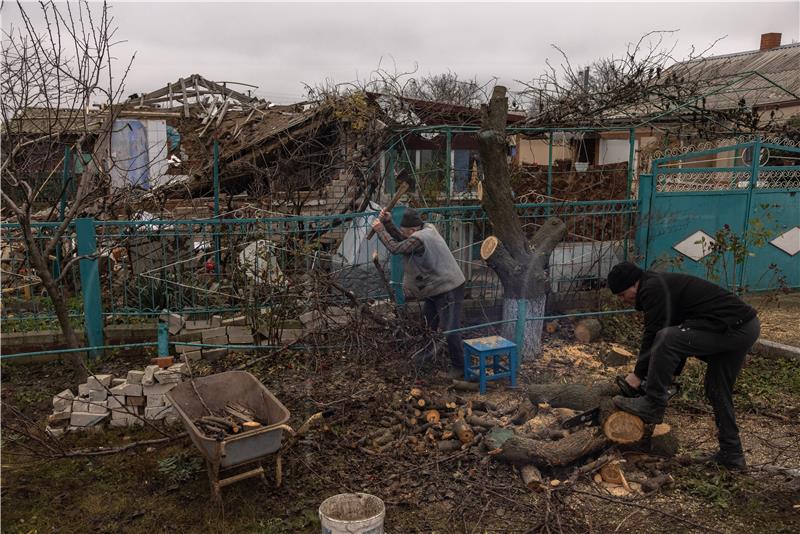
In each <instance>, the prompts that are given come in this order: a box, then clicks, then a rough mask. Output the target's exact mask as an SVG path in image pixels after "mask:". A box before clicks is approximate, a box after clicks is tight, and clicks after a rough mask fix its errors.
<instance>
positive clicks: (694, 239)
mask: <svg viewBox="0 0 800 534" xmlns="http://www.w3.org/2000/svg"><path fill="white" fill-rule="evenodd" d="M714 243H715V241H714V238H713V237H711V236H710V235H708V234H707V233H705V232H703V231H702V230H698V231H696V232H695V233H693V234H692V235H690V236H689V237H687V238H686V239H684V240H683V241H680V242H679V243H676V244H675V245H673V247H672V248H674V249H675V250H677V251H678V252H680V253H681V254H683V255H684V256H688V257H689V258H691V259H692V260H694V261H700V260H701V259H703V258H705V257H706V256H708V255H709V254H710V253H711V249H712V248H713V246H714ZM776 246H777V245H776Z"/></svg>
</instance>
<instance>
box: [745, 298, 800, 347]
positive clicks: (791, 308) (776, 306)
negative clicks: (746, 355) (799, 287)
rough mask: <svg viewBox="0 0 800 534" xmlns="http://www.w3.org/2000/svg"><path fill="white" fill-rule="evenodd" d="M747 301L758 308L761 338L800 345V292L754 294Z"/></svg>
mask: <svg viewBox="0 0 800 534" xmlns="http://www.w3.org/2000/svg"><path fill="white" fill-rule="evenodd" d="M747 301H748V302H749V303H750V304H751V305H752V306H754V307H755V308H756V309H757V310H758V317H759V319H760V320H761V337H762V338H764V339H768V340H770V341H777V342H778V343H785V344H787V345H794V346H795V347H800V292H796V291H795V292H792V293H779V294H770V295H754V296H750V297H748V298H747Z"/></svg>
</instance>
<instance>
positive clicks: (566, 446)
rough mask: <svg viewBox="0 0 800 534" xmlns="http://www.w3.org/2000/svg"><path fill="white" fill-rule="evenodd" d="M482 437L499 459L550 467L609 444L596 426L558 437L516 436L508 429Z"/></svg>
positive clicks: (563, 463) (578, 457)
mask: <svg viewBox="0 0 800 534" xmlns="http://www.w3.org/2000/svg"><path fill="white" fill-rule="evenodd" d="M495 430H498V429H495ZM499 430H503V429H499ZM509 434H510V435H509ZM485 441H486V445H487V447H488V448H489V450H497V449H499V452H497V453H496V457H497V458H498V459H499V460H503V461H506V462H509V463H513V464H517V465H525V464H534V465H545V466H552V467H556V466H564V465H569V464H571V463H572V462H574V461H576V460H578V459H580V458H583V457H584V456H588V455H590V454H593V453H595V452H597V451H599V450H600V449H602V448H603V447H605V446H606V445H608V440H607V439H606V437H605V436H604V435H602V434H601V433H600V432H598V431H597V429H595V428H583V429H581V430H578V431H577V432H575V433H573V434H569V435H567V436H565V437H564V438H563V439H560V440H558V441H542V440H537V439H529V438H525V437H522V436H516V435H513V433H511V432H508V434H506V433H498V432H496V431H492V433H491V434H488V435H487V436H486V438H485Z"/></svg>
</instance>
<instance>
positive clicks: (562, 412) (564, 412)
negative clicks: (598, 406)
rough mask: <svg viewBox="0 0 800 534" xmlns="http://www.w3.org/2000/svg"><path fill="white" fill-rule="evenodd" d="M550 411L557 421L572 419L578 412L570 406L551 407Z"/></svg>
mask: <svg viewBox="0 0 800 534" xmlns="http://www.w3.org/2000/svg"><path fill="white" fill-rule="evenodd" d="M552 413H553V415H555V416H556V419H558V422H559V423H563V422H564V421H566V420H567V419H572V418H573V417H575V416H576V415H578V413H580V412H578V411H577V410H573V409H571V408H553V410H552Z"/></svg>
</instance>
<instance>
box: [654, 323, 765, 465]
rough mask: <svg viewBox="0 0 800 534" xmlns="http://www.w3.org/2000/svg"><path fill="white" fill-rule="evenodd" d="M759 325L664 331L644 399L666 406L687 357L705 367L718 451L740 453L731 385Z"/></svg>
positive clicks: (657, 344)
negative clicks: (716, 432)
mask: <svg viewBox="0 0 800 534" xmlns="http://www.w3.org/2000/svg"><path fill="white" fill-rule="evenodd" d="M760 331H761V324H760V323H759V321H758V318H754V319H752V320H750V321H749V322H747V323H745V324H743V325H742V326H740V327H739V328H736V329H734V330H728V331H727V332H722V333H717V332H707V331H703V330H694V329H692V328H686V327H682V326H670V327H668V328H663V329H661V330H659V331H658V333H657V334H656V339H655V342H654V343H653V347H652V348H651V353H650V365H649V367H648V370H647V384H646V387H645V392H646V393H647V396H648V397H649V398H650V399H651V400H652V401H653V402H655V403H657V404H658V405H660V406H666V404H667V399H668V394H667V388H668V387H669V385H670V384H671V383H672V377H673V375H674V374H675V372H676V371H678V370H679V369H680V368H682V367H683V363H684V362H685V361H686V358H688V357H689V356H695V357H697V358H699V359H701V360H703V361H704V362H706V363H707V364H708V367H707V369H706V377H705V390H706V397H707V398H708V400H709V402H710V403H711V406H712V407H713V408H714V421H715V423H716V425H717V431H718V433H719V447H720V450H721V451H724V452H730V453H741V452H742V444H741V442H740V441H739V428H738V427H737V426H736V413H735V411H734V408H733V384H734V383H735V382H736V377H737V376H738V375H739V371H740V370H741V369H742V365H743V364H744V359H745V356H747V352H748V351H749V350H750V347H752V346H753V343H755V342H756V340H757V339H758V335H759V333H760Z"/></svg>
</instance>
